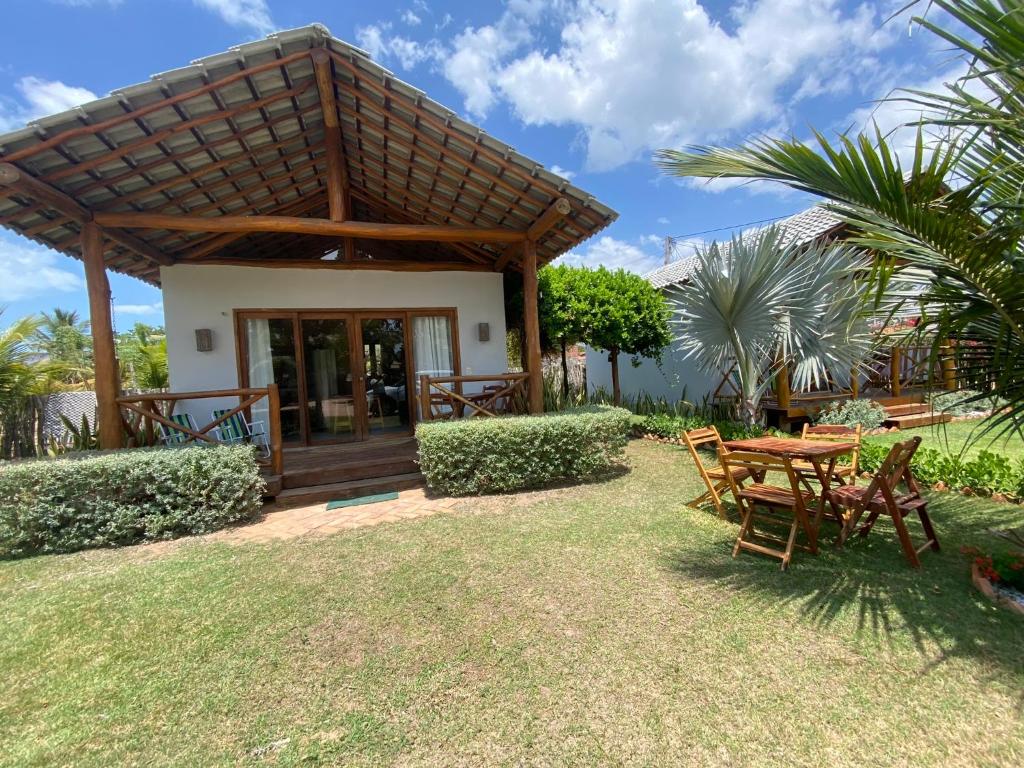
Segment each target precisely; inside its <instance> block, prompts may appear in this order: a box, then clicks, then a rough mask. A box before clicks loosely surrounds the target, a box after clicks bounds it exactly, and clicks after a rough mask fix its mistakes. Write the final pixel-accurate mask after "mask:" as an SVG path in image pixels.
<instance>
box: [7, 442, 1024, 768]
mask: <svg viewBox="0 0 1024 768" xmlns="http://www.w3.org/2000/svg"><path fill="white" fill-rule="evenodd" d="M629 456H630V460H631V463H632V471H631V472H629V473H627V474H622V475H620V476H617V477H615V478H612V479H609V480H607V481H606V482H602V483H596V484H593V485H588V486H585V487H582V488H572V489H563V490H557V491H551V492H546V493H539V494H529V495H523V496H519V497H506V498H498V499H484V500H467V501H466V502H464V503H463V505H462V506H461V508H460V509H459V510H457V511H456V512H455V513H454V514H451V515H440V516H435V517H431V518H427V519H423V520H417V521H407V522H403V523H398V524H390V525H383V526H378V527H375V528H368V529H363V530H356V531H352V532H347V533H342V534H338V535H334V536H331V537H324V538H305V539H298V540H292V541H287V542H280V543H277V544H273V545H256V544H252V545H245V546H232V545H228V544H223V543H213V542H209V541H204V540H202V539H197V540H193V541H190V542H187V543H183V544H180V545H171V546H164V545H158V546H154V547H136V548H130V549H126V550H121V551H99V552H86V553H80V554H76V555H66V556H56V557H39V558H35V559H30V560H23V561H17V562H4V563H0V604H2V606H3V618H4V621H3V623H2V624H0V685H2V689H3V692H4V693H3V696H2V697H0V764H3V765H12V766H14V765H17V766H33V765H38V766H43V765H46V766H49V765H85V766H109V765H114V764H145V765H236V764H240V763H241V764H253V765H257V764H258V765H300V764H301V765H317V764H326V765H333V764H346V765H379V764H381V763H393V762H397V763H401V764H404V765H520V764H543V765H578V764H605V765H666V764H672V765H681V764H682V765H708V764H720V765H753V764H757V765H777V766H792V765H807V766H818V765H823V764H829V765H833V766H864V765H915V766H918V765H942V766H947V765H993V766H995V765H1019V764H1021V761H1022V760H1024V724H1022V721H1021V718H1022V707H1024V662H1022V654H1021V648H1022V647H1024V620H1022V619H1021V618H1019V617H1016V616H1014V615H1011V614H1009V613H1008V612H1005V611H1003V610H1000V609H997V608H995V607H994V606H993V605H991V604H989V603H988V602H986V601H985V600H984V599H983V598H982V597H981V596H980V595H979V594H978V593H977V592H975V591H974V590H973V588H972V587H971V586H970V583H969V579H968V571H967V564H966V562H965V560H964V558H963V557H962V556H961V555H959V554H958V549H959V547H960V546H961V545H964V544H976V545H977V544H984V543H985V542H986V541H987V540H988V538H989V535H988V534H987V533H986V529H987V528H989V527H990V526H993V525H1008V524H1017V525H1019V524H1022V523H1024V514H1022V511H1021V508H1019V507H1014V506H1010V505H1002V504H995V503H991V502H988V501H985V500H979V499H968V498H965V497H961V496H957V495H937V496H935V497H934V502H933V508H934V511H933V515H934V518H935V521H936V525H937V528H938V531H939V535H940V537H941V539H942V543H943V546H944V549H943V551H942V552H941V553H926V554H925V555H924V556H923V557H924V568H923V569H922V570H920V571H916V572H915V571H912V570H910V569H909V568H908V567H907V566H906V565H905V563H904V562H903V560H902V559H901V555H900V553H899V550H898V547H897V545H896V543H895V540H894V539H893V538H890V536H889V535H888V534H889V533H890V532H889V531H887V530H885V529H876V531H875V532H874V533H873V534H872V535H871V536H870V537H869V538H867V539H866V540H857V541H855V542H852V543H851V544H849V545H848V546H847V547H846V548H845V549H844V550H842V551H836V550H834V549H832V548H831V547H830V546H826V547H825V548H824V550H823V551H822V553H821V554H820V555H819V556H817V557H814V556H811V555H808V554H801V555H798V556H797V557H796V559H795V561H794V563H793V565H792V567H791V569H790V571H789V572H787V573H781V572H780V571H779V569H778V565H777V562H776V561H769V560H767V559H763V558H759V557H756V556H753V555H747V554H745V555H742V556H741V557H740V558H739V559H736V560H733V559H732V558H731V557H730V549H731V545H732V541H733V538H734V536H735V533H736V530H735V527H734V526H733V525H732V524H731V523H727V522H722V521H720V520H718V518H717V517H715V516H714V515H713V514H711V513H708V512H704V511H695V510H691V509H688V508H686V507H684V506H683V502H684V501H685V500H686V499H688V498H690V497H691V496H692V495H694V493H695V491H696V489H697V484H696V476H695V473H694V472H693V470H692V469H691V468H690V467H689V466H688V464H687V460H686V456H685V453H684V452H683V451H681V450H679V449H678V448H674V447H670V446H665V445H659V444H655V443H652V442H648V441H636V442H634V443H633V444H632V445H631V447H630V449H629Z"/></svg>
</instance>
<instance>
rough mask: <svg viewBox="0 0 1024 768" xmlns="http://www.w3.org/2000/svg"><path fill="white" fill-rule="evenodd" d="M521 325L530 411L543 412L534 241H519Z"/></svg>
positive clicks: (542, 377) (535, 245)
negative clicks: (521, 252)
mask: <svg viewBox="0 0 1024 768" xmlns="http://www.w3.org/2000/svg"><path fill="white" fill-rule="evenodd" d="M523 325H524V330H525V334H526V338H525V339H523V345H524V347H525V349H526V372H527V373H528V374H529V378H528V379H527V394H528V396H529V403H530V413H543V412H544V376H543V374H542V372H541V355H540V315H539V314H538V312H537V243H536V242H534V241H533V240H527V241H526V242H525V243H523Z"/></svg>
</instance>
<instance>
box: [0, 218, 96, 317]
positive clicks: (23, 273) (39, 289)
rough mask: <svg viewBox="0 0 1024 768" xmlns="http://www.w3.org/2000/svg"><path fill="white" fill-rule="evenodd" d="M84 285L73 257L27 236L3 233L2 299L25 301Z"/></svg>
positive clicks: (0, 242) (0, 241) (0, 248)
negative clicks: (29, 240) (32, 241)
mask: <svg viewBox="0 0 1024 768" xmlns="http://www.w3.org/2000/svg"><path fill="white" fill-rule="evenodd" d="M65 267H71V268H72V269H75V270H76V271H71V269H66V268H65ZM83 287H84V281H83V280H82V277H81V274H80V267H77V266H76V263H75V262H74V261H73V260H72V259H70V258H68V257H67V256H62V255H61V254H59V253H56V252H55V251H51V250H50V249H49V248H43V247H42V246H39V245H34V244H31V243H29V242H28V241H26V240H21V239H20V238H15V237H14V236H11V235H6V234H4V235H0V301H23V300H25V299H33V298H36V297H46V296H49V294H51V293H53V292H57V293H70V292H73V291H77V290H81V289H83Z"/></svg>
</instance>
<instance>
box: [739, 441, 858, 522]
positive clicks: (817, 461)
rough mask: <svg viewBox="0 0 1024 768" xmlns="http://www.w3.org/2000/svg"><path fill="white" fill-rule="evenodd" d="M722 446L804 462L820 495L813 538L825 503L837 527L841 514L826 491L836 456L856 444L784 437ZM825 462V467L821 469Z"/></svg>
mask: <svg viewBox="0 0 1024 768" xmlns="http://www.w3.org/2000/svg"><path fill="white" fill-rule="evenodd" d="M723 444H724V445H725V447H726V448H728V449H729V450H730V451H753V452H755V453H767V454H769V455H771V456H783V455H785V456H789V458H791V459H798V460H802V461H806V462H807V463H808V464H810V465H811V466H812V467H813V468H814V474H815V475H816V476H817V478H818V482H819V483H821V493H820V494H818V509H817V511H816V513H815V515H814V527H815V531H814V537H815V539H817V536H818V531H817V528H818V526H819V525H820V524H821V518H822V516H823V515H824V514H825V503H826V501H827V502H828V504H829V505H830V506H831V507H832V512H833V514H834V515H835V518H836V520H837V521H838V522H839V525H840V526H842V525H843V515H842V512H841V510H840V509H839V508H838V507H837V506H836V505H835V503H834V502H832V501H831V499H829V498H828V491H829V488H831V485H832V478H833V477H834V475H833V472H834V471H835V468H836V461H837V460H838V459H839V457H840V456H847V455H850V454H852V453H853V452H854V450H855V449H856V448H857V444H856V443H833V442H825V441H823V440H791V439H789V438H784V437H752V438H749V439H747V440H728V441H726V442H725V443H723ZM826 463H827V466H824V465H826ZM840 482H842V481H840ZM808 490H811V489H808Z"/></svg>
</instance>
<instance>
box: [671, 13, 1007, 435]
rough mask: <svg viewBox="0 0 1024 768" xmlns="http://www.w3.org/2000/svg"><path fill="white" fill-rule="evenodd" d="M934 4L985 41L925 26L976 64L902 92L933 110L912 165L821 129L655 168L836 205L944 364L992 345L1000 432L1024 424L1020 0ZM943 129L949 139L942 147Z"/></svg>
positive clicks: (987, 358)
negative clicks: (954, 344) (916, 308)
mask: <svg viewBox="0 0 1024 768" xmlns="http://www.w3.org/2000/svg"><path fill="white" fill-rule="evenodd" d="M931 4H934V5H936V6H938V7H939V8H941V9H942V10H943V11H945V12H946V13H947V14H948V15H949V17H951V18H952V19H953V20H954V21H955V22H958V23H959V24H961V25H963V27H966V28H967V29H968V30H970V31H971V32H973V34H974V35H977V37H978V38H980V40H981V42H980V43H975V42H973V41H972V40H971V39H968V37H966V36H964V35H961V34H959V33H957V32H955V31H952V30H950V29H946V28H943V27H940V26H938V25H937V24H935V23H933V22H931V21H929V20H927V19H923V18H915V21H916V23H918V24H920V25H921V26H923V27H924V28H926V29H928V30H930V31H931V32H933V33H934V34H936V35H938V36H939V37H941V38H942V39H943V40H945V41H946V42H947V43H950V44H952V45H953V46H955V47H956V48H958V49H959V50H960V51H961V52H962V53H963V55H964V58H965V59H966V60H967V67H968V68H967V74H966V75H965V76H964V77H963V78H962V79H960V80H959V81H957V82H956V83H953V84H950V85H948V86H946V90H945V91H944V92H942V93H927V92H921V91H907V92H904V93H903V94H902V96H900V98H902V99H904V100H906V101H909V102H911V103H913V104H914V105H916V106H918V107H920V108H921V109H922V110H923V111H922V118H921V121H920V122H918V123H916V124H915V125H916V126H917V142H916V147H915V150H914V153H913V157H912V159H911V160H910V161H909V163H908V165H907V167H904V165H903V164H902V163H901V160H900V157H899V154H898V152H897V151H896V149H895V147H894V146H893V143H892V140H891V137H887V136H883V135H881V134H880V133H879V132H877V131H876V132H875V133H874V135H868V134H861V135H858V136H856V137H852V138H851V137H847V136H840V137H839V138H838V139H837V140H835V141H829V140H828V139H826V138H825V137H824V136H823V135H821V134H820V133H819V134H815V141H816V144H817V147H816V148H814V147H811V146H808V145H806V144H803V143H800V142H797V141H791V140H784V139H760V140H756V141H753V142H752V143H749V144H747V145H746V146H743V147H740V148H738V149H723V148H715V147H693V148H690V149H689V150H687V151H676V150H662V151H659V152H658V153H657V159H656V162H657V164H658V165H659V166H660V167H661V168H662V170H663V171H664V172H666V173H668V174H672V175H676V176H687V177H704V178H721V177H732V178H748V179H763V180H772V181H778V182H782V183H784V184H787V185H789V186H791V187H794V188H796V189H799V190H803V191H806V192H810V193H813V194H816V195H820V196H821V197H824V198H826V199H827V201H828V205H829V207H830V208H831V209H832V210H834V211H835V212H837V213H838V214H839V215H841V216H842V217H843V218H844V219H845V220H846V221H847V222H848V223H849V224H850V225H851V227H852V229H853V231H854V233H855V234H854V235H853V237H852V238H851V242H853V243H855V244H857V245H859V246H861V247H863V248H866V249H870V250H872V251H874V252H875V253H877V254H878V255H879V258H878V260H877V262H876V270H875V273H874V274H875V276H876V278H878V282H877V283H876V285H884V284H885V282H886V280H887V279H889V278H890V276H891V275H892V274H893V273H894V272H896V273H898V274H899V277H900V279H901V280H902V281H904V282H906V283H908V284H909V285H910V286H911V288H910V290H909V291H907V292H906V296H907V297H908V298H909V297H911V296H912V297H914V298H915V299H916V300H919V301H921V302H922V306H923V307H924V310H923V317H922V322H921V323H919V324H918V327H917V332H918V333H923V334H928V336H929V337H930V338H931V339H933V347H932V349H933V354H934V356H935V357H936V358H937V357H938V355H939V348H940V345H942V344H944V343H945V340H946V339H948V338H951V337H953V338H957V339H959V340H961V341H962V342H968V343H970V344H971V345H972V348H976V349H977V348H981V349H984V350H986V354H985V355H983V356H981V357H980V359H978V360H976V361H975V363H974V364H975V365H976V366H977V368H978V370H975V371H972V373H974V374H977V375H980V376H982V377H984V378H985V380H986V381H987V382H988V384H989V385H990V387H991V389H992V390H993V391H994V392H995V394H998V395H1000V396H1002V397H1004V398H1006V400H1007V401H1008V402H1009V404H1010V406H1009V408H1008V409H1007V411H1006V412H1004V413H1003V414H1001V415H1000V416H998V417H997V418H996V419H994V420H992V421H991V422H990V428H992V427H996V426H997V425H1001V426H1002V427H1004V428H1009V427H1011V426H1013V425H1017V426H1018V428H1019V425H1020V424H1021V422H1022V421H1024V249H1022V238H1024V218H1022V216H1021V211H1022V197H1024V68H1022V66H1021V62H1022V60H1024V4H1022V2H1021V0H932V3H931ZM967 34H970V33H967ZM978 94H981V95H978ZM936 131H938V132H940V133H941V134H942V136H943V138H936V137H935V135H934V134H935V133H936ZM965 346H966V345H965ZM986 396H987V395H984V394H983V395H980V396H979V397H986Z"/></svg>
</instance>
